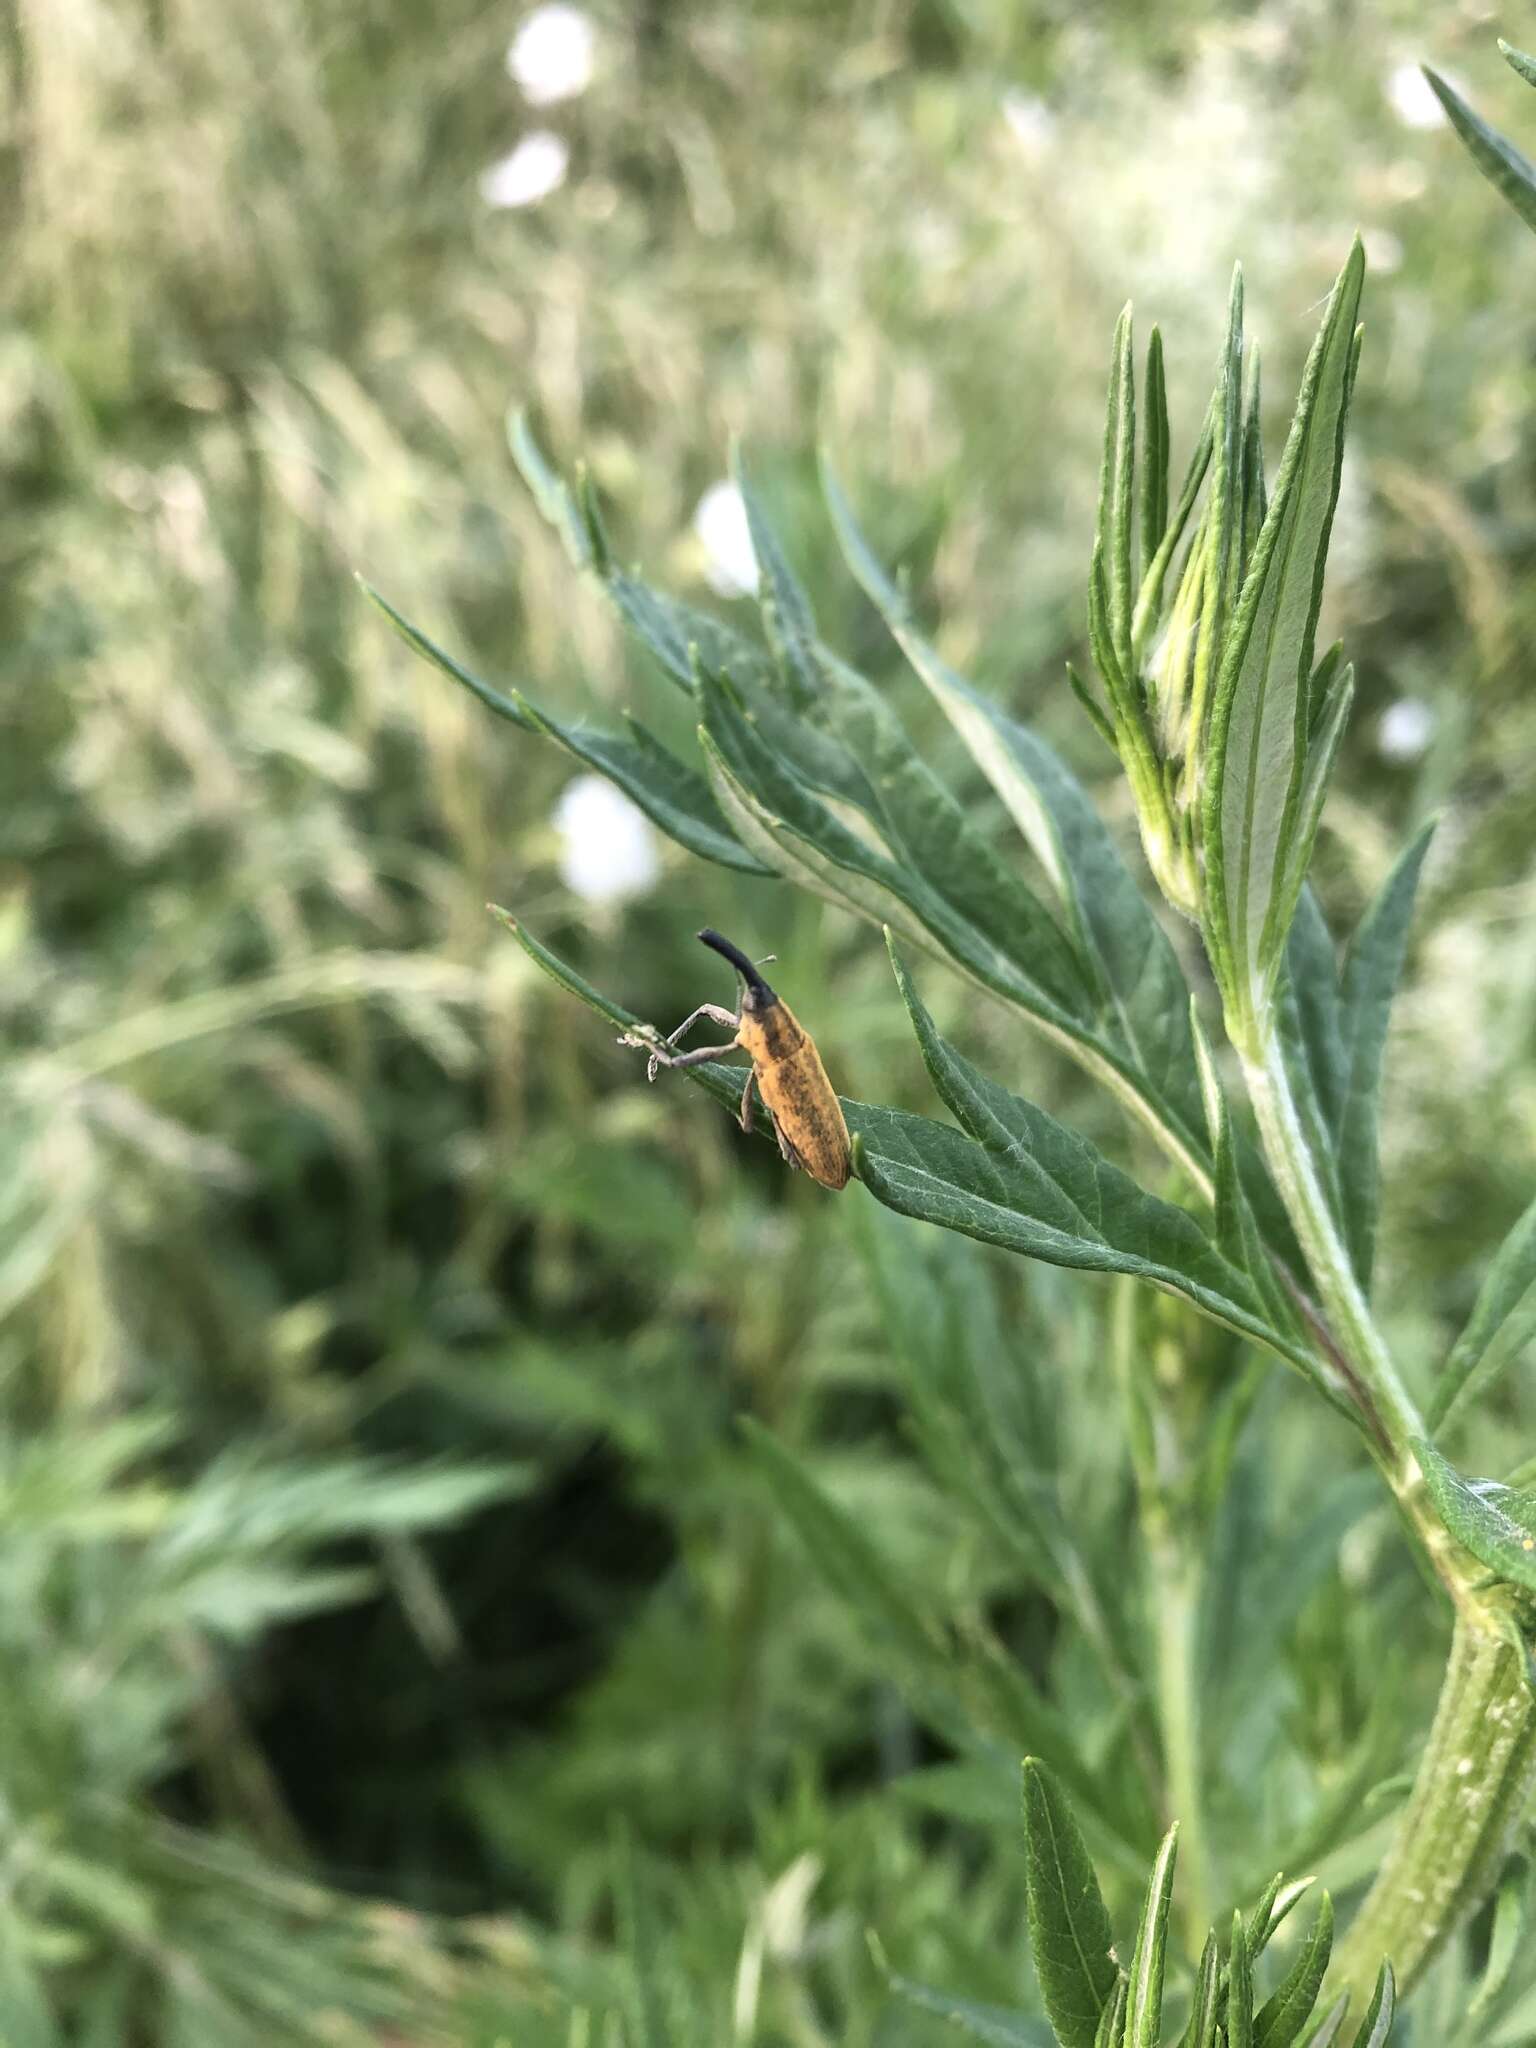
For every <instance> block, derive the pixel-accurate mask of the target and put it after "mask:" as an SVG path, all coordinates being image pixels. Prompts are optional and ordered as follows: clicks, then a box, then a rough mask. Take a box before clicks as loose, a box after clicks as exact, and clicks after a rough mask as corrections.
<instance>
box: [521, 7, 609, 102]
mask: <svg viewBox="0 0 1536 2048" xmlns="http://www.w3.org/2000/svg"><path fill="white" fill-rule="evenodd" d="M596 48H597V36H596V34H595V32H594V30H593V27H592V21H591V17H590V16H589V15H586V14H584V13H583V12H582V10H581V9H580V8H579V7H567V6H565V5H564V4H562V0H550V4H549V5H548V6H546V7H535V9H534V10H533V12H532V14H530V15H529V17H528V19H527V20H526V21H525V22H524V23H523V25H522V27H521V28H520V29H519V30H518V32H517V34H516V35H515V36H514V37H513V38H512V41H511V44H510V46H509V47H508V50H507V70H508V71H509V72H510V73H511V75H512V77H513V78H515V79H516V81H517V83H518V84H519V85H520V86H521V87H522V89H523V97H524V98H525V99H526V100H528V101H529V103H530V104H531V105H533V106H535V107H551V106H553V105H554V103H555V102H556V100H568V99H574V97H575V96H576V94H577V93H579V92H585V91H586V89H587V87H588V86H589V85H590V84H591V83H592V63H593V57H594V55H595V52H596Z"/></svg>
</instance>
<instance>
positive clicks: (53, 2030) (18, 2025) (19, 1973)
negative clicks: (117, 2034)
mask: <svg viewBox="0 0 1536 2048" xmlns="http://www.w3.org/2000/svg"><path fill="white" fill-rule="evenodd" d="M25 1927H26V1922H25V1921H24V1920H23V1919H22V1917H21V1916H20V1914H19V1913H18V1912H17V1909H16V1902H15V1900H14V1898H12V1899H11V1900H9V1901H8V1902H7V1905H6V1910H5V1912H4V1914H0V2041H3V2042H4V2044H5V2048H60V2044H61V2043H62V2041H63V2035H62V2034H61V2033H60V2031H59V2029H58V2026H57V2025H56V2024H55V2021H54V2017H53V2013H52V2011H51V2009H50V2005H49V2000H48V1994H47V1992H46V1991H45V1989H44V1987H43V1981H42V1978H41V1976H40V1975H39V1973H38V1972H37V1970H36V1969H35V1968H34V1967H33V1963H32V1959H31V1957H30V1956H29V1955H28V1953H27V1945H26V1941H25Z"/></svg>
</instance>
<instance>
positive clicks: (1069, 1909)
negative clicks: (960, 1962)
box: [890, 1758, 1396, 2048]
mask: <svg viewBox="0 0 1536 2048" xmlns="http://www.w3.org/2000/svg"><path fill="white" fill-rule="evenodd" d="M1178 1833H1179V1831H1178V1827H1177V1825H1175V1826H1174V1827H1172V1828H1170V1829H1169V1831H1168V1833H1167V1834H1166V1835H1165V1836H1164V1838H1163V1841H1162V1844H1161V1846H1160V1847H1159V1849H1158V1852H1157V1855H1156V1857H1155V1858H1154V1860H1153V1863H1152V1867H1151V1871H1150V1874H1149V1876H1148V1878H1147V1882H1146V1887H1145V1897H1144V1903H1143V1906H1142V1911H1141V1917H1140V1920H1139V1922H1138V1925H1137V1928H1136V1934H1135V1939H1134V1941H1133V1943H1132V1944H1131V1946H1130V1949H1129V1960H1128V1961H1122V1960H1121V1953H1122V1952H1121V1951H1120V1950H1119V1949H1118V1948H1117V1946H1116V1942H1115V1938H1114V1933H1113V1929H1112V1926H1111V1922H1110V1916H1109V1910H1108V1908H1107V1906H1106V1904H1105V1901H1104V1896H1103V1893H1102V1891H1101V1890H1100V1887H1099V1880H1098V1876H1097V1874H1096V1872H1095V1870H1094V1867H1093V1863H1092V1860H1091V1858H1090V1856H1089V1853H1088V1846H1087V1844H1086V1842H1085V1841H1084V1839H1083V1836H1082V1832H1081V1830H1080V1829H1079V1827H1078V1824H1077V1821H1076V1818H1075V1816H1074V1814H1073V1812H1072V1808H1071V1806H1070V1804H1069V1802H1068V1801H1067V1799H1066V1798H1065V1797H1064V1796H1063V1794H1062V1792H1061V1790H1060V1788H1059V1787H1058V1786H1057V1785H1056V1783H1055V1782H1054V1780H1053V1779H1052V1777H1051V1774H1050V1772H1049V1771H1047V1770H1046V1769H1045V1767H1044V1766H1043V1765H1042V1764H1041V1763H1040V1762H1038V1760H1036V1759H1034V1758H1029V1759H1027V1760H1026V1761H1025V1764H1024V1855H1025V1882H1026V1903H1027V1914H1028V1924H1029V1944H1030V1954H1031V1958H1032V1960H1033V1963H1034V1970H1035V1978H1036V1981H1037V1983H1038V1985H1039V1989H1040V1998H1041V2002H1042V2004H1043V2005H1044V2008H1045V2014H1046V2019H1047V2021H1048V2023H1049V2024H1048V2026H1042V2025H1041V2023H1040V2021H1039V2020H1038V2019H1036V2018H1035V2017H1034V2016H1033V2015H1031V2014H1029V2013H1025V2012H1009V2011H1004V2010H1002V2009H999V2008H992V2007H988V2008H982V2007H978V2006H975V2005H972V2004H971V2003H969V2002H968V2001H967V2000H965V1999H962V1998H958V1997H951V1996H949V1995H948V1994H946V1993H943V1992H940V1991H936V1990H933V1989H932V1988H930V1987H928V1986H926V1985H921V1984H916V1983H913V1982H912V1981H911V1980H910V1979H908V1978H905V1977H902V1976H899V1975H893V1976H892V1977H891V1980H890V1981H891V1985H892V1988H893V1990H895V1991H896V1992H897V1993H899V1994H900V1995H901V1996H902V1997H903V1998H905V1999H907V2000H908V2001H910V2002H911V2003H913V2004H915V2005H919V2006H922V2007H924V2008H925V2009H927V2010H929V2011H932V2012H941V2013H943V2014H944V2015H945V2016H946V2017H947V2018H949V2019H950V2020H952V2021H953V2022H954V2023H955V2025H956V2027H957V2028H958V2029H959V2031H960V2032H961V2033H962V2034H966V2035H969V2036H970V2037H971V2038H972V2039H975V2040H979V2041H987V2042H994V2043H1008V2044H1016V2048H1051V2044H1056V2048H1163V2044H1166V2048H1343V2044H1344V2043H1345V2042H1346V2041H1348V2042H1350V2043H1351V2044H1352V2048H1384V2044H1385V2043H1386V2042H1388V2041H1389V2040H1390V2039H1391V2038H1392V2026H1393V2019H1394V2016H1395V2010H1396V1986H1395V1984H1394V1981H1393V1975H1392V1969H1391V1965H1390V1964H1388V1963H1383V1965H1382V1966H1381V1970H1380V1972H1379V1974H1378V1976H1377V1979H1376V1983H1375V1987H1374V1990H1373V1992H1372V1995H1371V1998H1370V2001H1369V2003H1368V2005H1367V2007H1366V2010H1365V2012H1364V2013H1363V2015H1362V2016H1361V2018H1360V2021H1359V2025H1358V2026H1357V2027H1356V2028H1355V2030H1354V2031H1353V2033H1349V2034H1347V2033H1346V2032H1345V2027H1346V2022H1347V2019H1348V2007H1349V2001H1348V1997H1347V1995H1346V1994H1341V1995H1340V1996H1338V1997H1337V1998H1334V1999H1331V2000H1326V2001H1324V2003H1323V2006H1322V2009H1321V2011H1319V1999H1320V1996H1321V1994H1322V1991H1323V1983H1324V1979H1325V1977H1326V1974H1327V1969H1328V1959H1329V1955H1330V1953H1331V1951H1332V1947H1333V1905H1332V1901H1331V1900H1330V1899H1329V1897H1328V1895H1327V1893H1326V1892H1325V1893H1324V1894H1323V1896H1322V1899H1321V1901H1320V1902H1319V1905H1318V1909H1317V1912H1316V1915H1315V1917H1314V1919H1313V1922H1312V1925H1311V1928H1310V1929H1309V1931H1308V1933H1307V1934H1306V1936H1305V1937H1304V1938H1303V1940H1302V1941H1301V1943H1300V1945H1299V1947H1298V1948H1297V1951H1296V1954H1295V1956H1294V1958H1293V1960H1292V1962H1291V1964H1290V1967H1289V1968H1288V1969H1287V1970H1286V1971H1285V1972H1284V1974H1283V1975H1282V1976H1281V1978H1280V1979H1279V1981H1278V1982H1277V1983H1276V1985H1275V1987H1274V1989H1273V1990H1272V1991H1271V1992H1270V1993H1269V1994H1268V1996H1264V1995H1263V1994H1262V1993H1261V1992H1260V1991H1259V1990H1258V1989H1257V1988H1256V1983H1255V1975H1254V1965H1255V1963H1256V1962H1257V1961H1258V1960H1259V1958H1260V1956H1261V1955H1262V1954H1263V1952H1264V1950H1265V1949H1266V1947H1267V1946H1268V1945H1269V1942H1270V1940H1271V1938H1272V1936H1273V1935H1274V1934H1275V1932H1276V1931H1277V1929H1278V1928H1279V1927H1280V1926H1281V1924H1282V1923H1283V1922H1284V1921H1285V1919H1286V1918H1287V1917H1288V1915H1289V1914H1290V1913H1291V1912H1292V1910H1293V1909H1294V1908H1295V1906H1296V1905H1297V1904H1298V1903H1299V1901H1300V1900H1301V1899H1302V1898H1303V1897H1304V1896H1305V1894H1306V1892H1307V1891H1308V1890H1309V1888H1310V1880H1303V1881H1302V1882H1300V1883H1296V1884H1286V1883H1285V1882H1284V1880H1283V1879H1282V1878H1280V1877H1275V1878H1273V1879H1271V1881H1270V1882H1269V1884H1268V1885H1266V1886H1265V1888H1264V1890H1263V1891H1262V1893H1261V1894H1260V1896H1259V1897H1258V1899H1257V1900H1256V1901H1255V1903H1254V1905H1253V1906H1252V1908H1251V1909H1250V1910H1249V1911H1248V1912H1247V1913H1246V1914H1244V1913H1243V1912H1241V1911H1238V1912H1235V1913H1234V1914H1233V1915H1232V1918H1231V1922H1230V1924H1229V1926H1227V1927H1225V1928H1222V1929H1220V1930H1218V1929H1217V1928H1214V1927H1213V1928H1212V1929H1211V1931H1210V1933H1209V1935H1208V1936H1207V1938H1206V1942H1205V1946H1204V1949H1203V1950H1202V1952H1201V1956H1200V1961H1199V1966H1198V1968H1197V1970H1196V1972H1195V1975H1194V1979H1193V1982H1192V1983H1191V1984H1189V1985H1188V1986H1187V1987H1186V1986H1184V1985H1180V1987H1179V1989H1178V1990H1177V1991H1175V1990H1174V1983H1173V1979H1174V1974H1175V1971H1174V1964H1173V1958H1172V1957H1171V1956H1170V1938H1169V1937H1170V1927H1171V1909H1172V1904H1173V1890H1174V1877H1175V1866H1176V1862H1177V1854H1178Z"/></svg>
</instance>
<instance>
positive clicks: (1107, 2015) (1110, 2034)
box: [1093, 1977, 1126, 2048]
mask: <svg viewBox="0 0 1536 2048" xmlns="http://www.w3.org/2000/svg"><path fill="white" fill-rule="evenodd" d="M1125 2001H1126V1982H1125V1979H1124V1978H1123V1977H1122V1978H1121V1979H1120V1981H1119V1983H1118V1984H1117V1985H1116V1986H1115V1995H1114V1997H1113V1998H1112V1999H1111V2000H1110V2002H1109V2004H1108V2005H1106V2006H1105V2008H1104V2014H1103V2017H1102V2018H1101V2019H1100V2021H1099V2031H1098V2032H1097V2034H1095V2035H1094V2037H1093V2048H1122V2044H1123V2042H1124V2040H1125Z"/></svg>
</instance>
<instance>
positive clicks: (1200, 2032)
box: [1179, 1928, 1221, 2048]
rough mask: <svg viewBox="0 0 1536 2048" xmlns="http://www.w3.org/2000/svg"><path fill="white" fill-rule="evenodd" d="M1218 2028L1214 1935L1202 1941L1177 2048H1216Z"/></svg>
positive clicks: (1218, 1989) (1218, 1982) (1218, 1987)
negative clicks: (1187, 2009) (1193, 1989)
mask: <svg viewBox="0 0 1536 2048" xmlns="http://www.w3.org/2000/svg"><path fill="white" fill-rule="evenodd" d="M1220 2024H1221V1956H1220V1953H1219V1952H1218V1950H1217V1947H1216V1931H1215V1929H1214V1928H1212V1930H1211V1932H1210V1933H1209V1934H1208V1935H1207V1936H1206V1937H1205V1947H1204V1948H1203V1949H1202V1950H1201V1951H1200V1968H1199V1970H1198V1972H1197V1973H1196V1976H1195V1995H1194V1997H1193V1999H1192V2000H1191V2002H1190V2008H1189V2024H1188V2025H1187V2026H1186V2027H1185V2029H1184V2032H1183V2034H1182V2036H1181V2037H1180V2040H1179V2048H1217V2032H1216V2030H1217V2028H1218V2026H1219V2025H1220Z"/></svg>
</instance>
